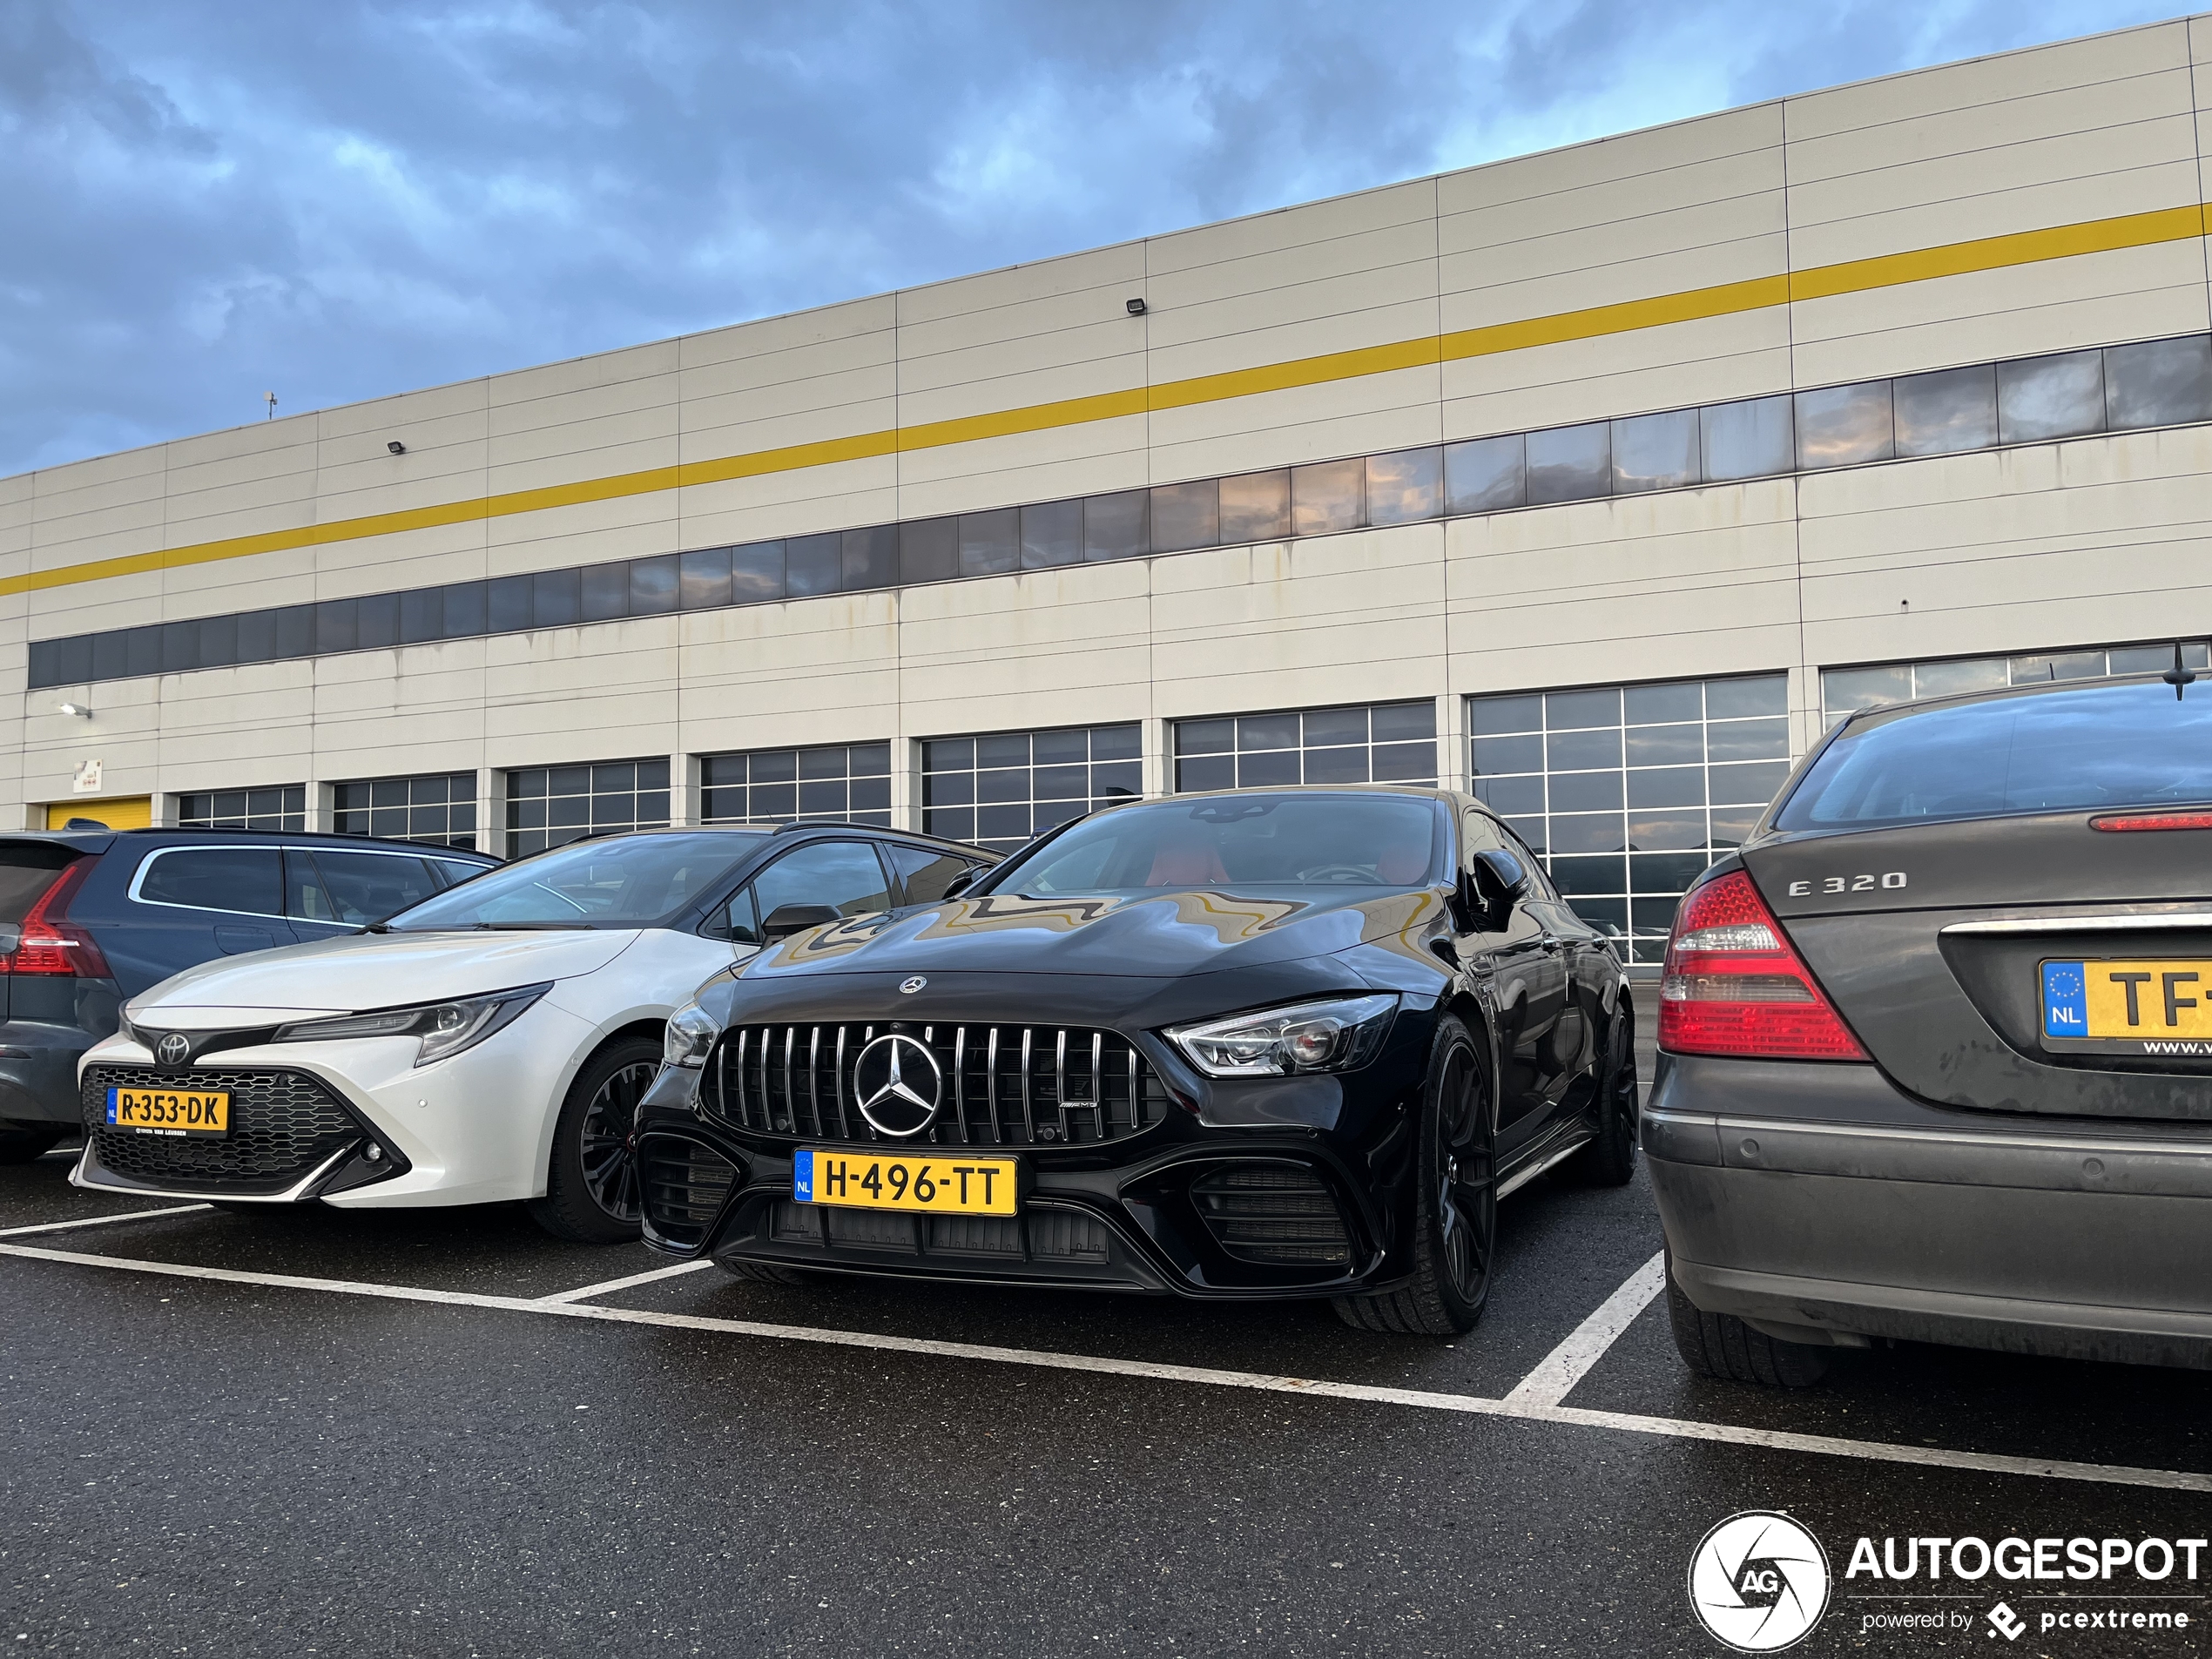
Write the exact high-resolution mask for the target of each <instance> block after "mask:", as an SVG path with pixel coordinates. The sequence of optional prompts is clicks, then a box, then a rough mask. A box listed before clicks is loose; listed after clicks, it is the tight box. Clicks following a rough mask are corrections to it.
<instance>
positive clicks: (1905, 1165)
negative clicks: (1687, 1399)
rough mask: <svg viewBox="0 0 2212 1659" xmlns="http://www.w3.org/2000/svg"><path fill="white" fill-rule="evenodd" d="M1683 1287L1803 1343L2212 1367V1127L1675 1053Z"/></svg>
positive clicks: (1718, 1309)
mask: <svg viewBox="0 0 2212 1659" xmlns="http://www.w3.org/2000/svg"><path fill="white" fill-rule="evenodd" d="M1642 1139H1643V1149H1644V1151H1645V1153H1646V1155H1647V1157H1649V1160H1650V1170H1651V1181H1652V1186H1653V1190H1654V1191H1655V1193H1656V1196H1657V1198H1658V1204H1659V1214H1660V1220H1661V1223H1662V1226H1663V1228H1664V1230H1665V1232H1666V1238H1667V1244H1668V1249H1669V1253H1670V1254H1671V1256H1672V1258H1673V1264H1674V1276H1675V1281H1676V1284H1677V1285H1680V1287H1681V1288H1682V1291H1683V1294H1684V1295H1686V1296H1687V1297H1689V1299H1690V1300H1691V1301H1692V1302H1693V1303H1695V1304H1696V1305H1697V1306H1698V1307H1700V1308H1702V1309H1703V1310H1704V1311H1705V1312H1709V1313H1728V1314H1733V1315H1735V1316H1737V1318H1743V1319H1744V1320H1746V1321H1748V1322H1750V1324H1751V1325H1754V1326H1756V1327H1757V1328H1759V1329H1761V1330H1764V1331H1766V1332H1768V1333H1769V1334H1770V1335H1774V1336H1777V1337H1782V1338H1784V1339H1791V1340H1795V1341H1801V1342H1803V1341H1812V1342H1821V1341H1843V1342H1858V1341H1864V1340H1865V1339H1868V1338H1871V1337H1889V1338H1896V1339H1909V1340H1914V1341H1924V1342H1937V1343H1949V1344H1954V1345H1962V1346H1969V1347H1981V1348H1994V1349H2000V1350H2004V1351H2007V1352H2019V1353H2036V1354H2047V1355H2053V1356H2057V1357H2062V1358H2070V1359H2112V1360H2124V1361H2130V1362H2134V1363H2138V1364H2149V1365H2169V1366H2194V1367H2200V1368H2208V1369H2212V1278H2208V1276H2207V1275H2206V1274H2205V1272H2204V1271H2203V1264H2204V1262H2205V1261H2206V1260H2207V1259H2208V1258H2212V1126H2197V1125H2188V1124H2177V1123H2161V1124H2159V1125H2158V1126H2157V1128H2156V1129H2155V1130H2148V1129H2140V1128H2139V1129H2135V1130H2130V1129H2129V1128H2128V1126H2126V1125H2124V1124H2120V1123H2112V1122H2109V1121H2107V1120H2098V1121H2095V1122H2086V1121H2067V1122H2054V1120H2052V1119H2050V1118H2048V1117H2040V1116H2039V1117H2035V1118H2032V1119H2023V1118H2021V1117H2020V1116H2000V1115H1998V1114H1994V1113H1986V1112H1970V1111H1961V1110H1955V1109H1947V1108H1940V1107H1933V1106H1928V1105H1925V1104H1924V1103H1920V1102H1919V1101H1917V1100H1915V1099H1913V1098H1912V1097H1911V1096H1907V1095H1905V1094H1904V1093H1903V1092H1901V1091H1900V1090H1898V1089H1896V1088H1895V1087H1894V1086H1893V1085H1892V1084H1891V1083H1890V1082H1888V1081H1887V1080H1885V1078H1884V1077H1883V1076H1882V1075H1881V1073H1880V1072H1879V1071H1878V1069H1876V1068H1874V1067H1873V1066H1871V1065H1843V1064H1833V1063H1817V1062H1782V1061H1762V1060H1724V1059H1713V1058H1706V1057H1694V1056H1682V1055H1662V1056H1661V1057H1660V1062H1659V1071H1658V1076H1657V1080H1656V1084H1655V1087H1654V1089H1653V1091H1652V1097H1651V1101H1650V1103H1649V1106H1647V1107H1646V1109H1645V1110H1644V1114H1643V1128H1642Z"/></svg>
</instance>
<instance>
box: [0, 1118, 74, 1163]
mask: <svg viewBox="0 0 2212 1659" xmlns="http://www.w3.org/2000/svg"><path fill="white" fill-rule="evenodd" d="M69 1133H70V1129H69V1125H68V1124H66V1123H17V1122H15V1121H14V1120H12V1119H6V1120H0V1163H37V1161H38V1160H39V1159H40V1158H43V1157H45V1156H46V1154H47V1153H49V1152H51V1151H52V1150H54V1148H56V1147H57V1146H58V1145H60V1144H61V1143H62V1141H63V1139H64V1136H67V1135H68V1134H69Z"/></svg>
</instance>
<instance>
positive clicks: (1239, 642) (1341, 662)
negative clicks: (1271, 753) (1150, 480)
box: [1152, 524, 1445, 718]
mask: <svg viewBox="0 0 2212 1659" xmlns="http://www.w3.org/2000/svg"><path fill="white" fill-rule="evenodd" d="M1443 548H1444V530H1443V527H1442V526H1441V525H1440V524H1420V525H1407V526H1403V527H1400V528H1398V529H1387V530H1364V531H1357V532H1353V533H1351V534H1347V535H1343V536H1325V537H1322V538H1319V539H1318V540H1315V541H1311V542H1298V543H1268V544H1264V545H1262V546H1258V547H1253V548H1245V549H1238V550H1228V551H1224V552H1219V553H1213V554H1207V555H1202V556H1196V557H1191V558H1184V559H1164V560H1159V561H1156V562H1155V563H1154V566H1153V573H1154V574H1153V580H1154V592H1155V600H1154V610H1153V615H1154V631H1153V647H1152V665H1153V678H1154V684H1155V688H1156V690H1155V701H1156V703H1157V708H1158V711H1159V712H1160V713H1161V714H1163V715H1165V716H1168V717H1170V718H1175V717H1180V716H1186V715H1192V714H1200V713H1208V712H1214V711H1222V710H1229V709H1257V708H1289V707H1296V706H1298V705H1301V704H1305V703H1312V702H1318V701H1326V702H1345V701H1361V700H1366V699H1368V698H1376V699H1380V698H1395V697H1419V696H1424V695H1428V696H1433V695H1434V694H1435V693H1436V692H1438V691H1441V690H1443V689H1444V683H1443V682H1444V663H1443V658H1444V648H1445V629H1444V616H1443V603H1442V602H1443V597H1444V568H1443V564H1444V561H1443ZM1206 577H1214V578H1215V579H1214V580H1211V581H1209V580H1206V579H1205V578H1206ZM1355 676H1356V685H1357V687H1358V689H1357V690H1356V691H1355V690H1353V689H1352V685H1353V684H1354V679H1353V677H1355Z"/></svg>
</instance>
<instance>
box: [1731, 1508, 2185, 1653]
mask: <svg viewBox="0 0 2212 1659" xmlns="http://www.w3.org/2000/svg"><path fill="white" fill-rule="evenodd" d="M2209 1555H2212V1545H2209V1544H2208V1541H2207V1540H2205V1539H2202V1538H2158V1537H2140V1538H2089V1537H2077V1538H2026V1537H2017V1536H2012V1537H2004V1538H1999V1539H1996V1540H1994V1541H1992V1540H1989V1539H1986V1538H1975V1537H1963V1538H1952V1537H1942V1536H1934V1535H1929V1536H1918V1535H1908V1536H1902V1537H1898V1536H1885V1537H1882V1538H1880V1539H1876V1538H1874V1537H1871V1536H1861V1537H1859V1538H1858V1539H1856V1540H1855V1541H1853V1542H1852V1544H1851V1553H1850V1555H1849V1557H1848V1561H1847V1564H1846V1565H1845V1567H1844V1573H1843V1577H1842V1580H1841V1581H1840V1586H1839V1585H1838V1581H1835V1580H1834V1579H1833V1577H1832V1575H1831V1569H1830V1567H1829V1561H1828V1554H1827V1551H1826V1550H1825V1549H1824V1548H1823V1547H1822V1545H1821V1543H1820V1541H1819V1540H1818V1539H1817V1538H1815V1537H1814V1536H1813V1535H1812V1534H1811V1531H1810V1530H1809V1529H1807V1527H1805V1526H1804V1523H1803V1522H1801V1521H1797V1520H1796V1519H1794V1518H1793V1517H1791V1516H1789V1515H1786V1514H1780V1513H1778V1512H1777V1511H1772V1510H1763V1509H1754V1510H1747V1511H1745V1512H1744V1513H1743V1514H1735V1515H1730V1517H1729V1518H1728V1519H1727V1520H1725V1521H1722V1522H1721V1523H1720V1524H1719V1525H1718V1526H1716V1527H1714V1528H1713V1529H1712V1530H1711V1531H1710V1532H1709V1533H1707V1534H1705V1536H1704V1538H1703V1540H1701V1541H1699V1543H1698V1546H1697V1548H1696V1551H1695V1552H1694V1553H1693V1554H1692V1555H1691V1557H1690V1563H1689V1604H1690V1607H1691V1608H1692V1609H1693V1610H1694V1611H1695V1612H1696V1615H1697V1619H1698V1622H1699V1623H1701V1624H1703V1626H1704V1627H1705V1629H1706V1630H1707V1631H1708V1632H1709V1633H1710V1635H1712V1636H1713V1637H1714V1638H1715V1639H1716V1641H1719V1642H1723V1643H1724V1644H1725V1645H1727V1646H1728V1647H1730V1648H1733V1649H1736V1650H1737V1651H1738V1652H1739V1653H1777V1652H1779V1651H1781V1650H1782V1649H1784V1648H1788V1647H1791V1646H1794V1645H1795V1644H1796V1643H1797V1642H1802V1641H1803V1640H1804V1638H1805V1637H1806V1636H1808V1635H1811V1633H1812V1630H1813V1628H1814V1627H1815V1626H1816V1625H1817V1624H1818V1623H1819V1622H1820V1621H1821V1618H1822V1616H1823V1615H1824V1614H1825V1613H1826V1612H1827V1611H1828V1610H1829V1607H1830V1603H1831V1597H1832V1598H1833V1599H1835V1600H1838V1601H1842V1602H1845V1603H1847V1604H1848V1605H1847V1606H1846V1607H1845V1608H1844V1609H1843V1612H1842V1616H1844V1617H1845V1618H1847V1619H1850V1620H1851V1621H1853V1622H1855V1623H1856V1626H1857V1634H1858V1635H1884V1634H1890V1635H1935V1634H1939V1633H1945V1632H1948V1633H1951V1634H1952V1635H1956V1634H1959V1633H1960V1632H1964V1631H1970V1630H1974V1629H1979V1630H1980V1631H1981V1633H1982V1634H1983V1635H1986V1636H1987V1637H1988V1638H1989V1639H1990V1640H1991V1641H1993V1642H1997V1641H2000V1640H2001V1642H2005V1643H2011V1642H2017V1641H2019V1640H2020V1637H2021V1636H2023V1635H2027V1634H2028V1633H2029V1632H2031V1631H2033V1632H2035V1633H2037V1634H2038V1635H2053V1634H2057V1633H2060V1632H2068V1633H2070V1632H2074V1631H2093V1632H2094V1631H2102V1632H2125V1633H2127V1634H2128V1635H2139V1636H2141V1638H2142V1639H2143V1640H2144V1641H2145V1642H2156V1641H2157V1640H2159V1639H2160V1638H2161V1637H2165V1636H2182V1637H2184V1638H2187V1636H2188V1633H2190V1632H2192V1631H2198V1632H2201V1631H2202V1629H2204V1628H2205V1626H2206V1624H2207V1622H2208V1620H2209V1619H2212V1610H2208V1608H2207V1607H2206V1597H2205V1595H2204V1593H2203V1591H2202V1588H2199V1586H2200V1582H2201V1579H2200V1575H2201V1574H2202V1572H2203V1571H2204V1570H2206V1568H2208V1566H2212V1561H2208V1556H2209ZM2000 1584H2001V1585H2003V1586H2004V1589H2003V1594H2002V1596H2001V1597H2000V1599H1998V1600H1997V1601H1996V1602H1994V1603H1992V1602H1991V1601H1990V1599H1989V1592H1990V1591H1991V1590H1992V1589H1993V1588H1997V1587H1998V1586H1999V1585H2000ZM2044 1585H2049V1586H2050V1587H2051V1588H2048V1589H2045V1588H2040V1587H2042V1586H2044ZM1877 1586H1878V1587H1879V1588H1876V1587H1877ZM1892 1587H1894V1588H1892ZM2014 1602H2018V1603H2019V1604H2020V1605H2019V1606H2017V1607H2016V1606H2014V1605H2013V1603H2014Z"/></svg>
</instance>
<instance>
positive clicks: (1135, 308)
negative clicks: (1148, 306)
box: [1129, 300, 1144, 317]
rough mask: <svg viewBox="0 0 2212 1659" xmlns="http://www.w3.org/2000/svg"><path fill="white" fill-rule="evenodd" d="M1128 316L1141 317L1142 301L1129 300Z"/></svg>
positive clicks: (1142, 312)
mask: <svg viewBox="0 0 2212 1659" xmlns="http://www.w3.org/2000/svg"><path fill="white" fill-rule="evenodd" d="M1129 314H1130V316H1132V317H1141V316H1143V314H1144V301H1143V300H1130V301H1129Z"/></svg>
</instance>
